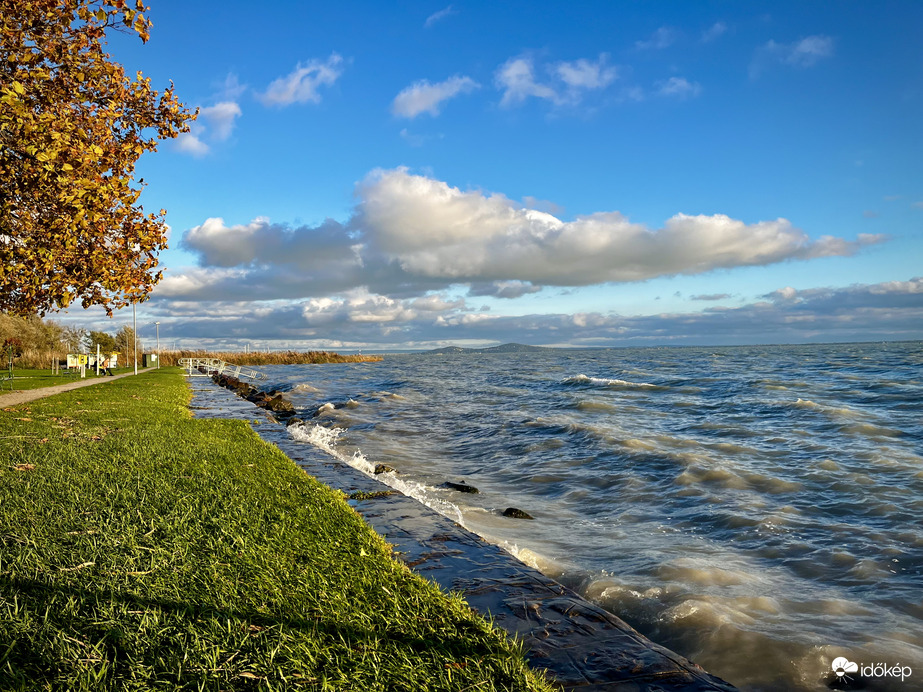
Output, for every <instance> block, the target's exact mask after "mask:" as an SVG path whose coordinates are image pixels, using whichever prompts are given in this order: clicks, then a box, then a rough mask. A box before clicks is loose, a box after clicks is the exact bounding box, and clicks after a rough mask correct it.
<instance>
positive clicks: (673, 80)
mask: <svg viewBox="0 0 923 692" xmlns="http://www.w3.org/2000/svg"><path fill="white" fill-rule="evenodd" d="M701 92H702V87H701V85H700V84H699V83H698V82H690V81H689V80H687V79H686V78H685V77H670V78H669V79H668V80H666V81H664V82H659V83H658V84H657V93H658V94H660V95H661V96H669V97H673V98H679V99H684V98H690V97H694V96H698V95H699V94H700V93H701Z"/></svg>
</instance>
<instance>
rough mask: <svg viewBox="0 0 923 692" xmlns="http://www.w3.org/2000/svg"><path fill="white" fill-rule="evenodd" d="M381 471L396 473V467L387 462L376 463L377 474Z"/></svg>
mask: <svg viewBox="0 0 923 692" xmlns="http://www.w3.org/2000/svg"><path fill="white" fill-rule="evenodd" d="M379 473H394V467H392V466H388V465H387V464H375V475H376V476H377V475H378V474H379Z"/></svg>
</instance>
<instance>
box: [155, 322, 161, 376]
mask: <svg viewBox="0 0 923 692" xmlns="http://www.w3.org/2000/svg"><path fill="white" fill-rule="evenodd" d="M154 326H155V327H156V328H157V367H158V368H159V367H160V322H154Z"/></svg>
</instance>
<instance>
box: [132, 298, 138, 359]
mask: <svg viewBox="0 0 923 692" xmlns="http://www.w3.org/2000/svg"><path fill="white" fill-rule="evenodd" d="M131 321H132V324H133V325H134V326H133V327H132V329H131V330H132V335H131V336H132V339H133V340H134V342H135V343H134V347H135V374H136V375H137V374H138V304H137V303H132V304H131Z"/></svg>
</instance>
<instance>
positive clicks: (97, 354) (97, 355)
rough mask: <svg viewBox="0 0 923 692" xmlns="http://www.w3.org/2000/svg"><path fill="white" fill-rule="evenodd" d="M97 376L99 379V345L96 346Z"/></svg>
mask: <svg viewBox="0 0 923 692" xmlns="http://www.w3.org/2000/svg"><path fill="white" fill-rule="evenodd" d="M96 376H97V377H99V344H96Z"/></svg>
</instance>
